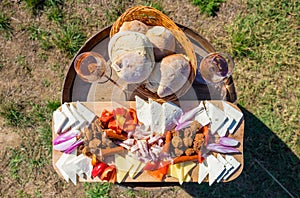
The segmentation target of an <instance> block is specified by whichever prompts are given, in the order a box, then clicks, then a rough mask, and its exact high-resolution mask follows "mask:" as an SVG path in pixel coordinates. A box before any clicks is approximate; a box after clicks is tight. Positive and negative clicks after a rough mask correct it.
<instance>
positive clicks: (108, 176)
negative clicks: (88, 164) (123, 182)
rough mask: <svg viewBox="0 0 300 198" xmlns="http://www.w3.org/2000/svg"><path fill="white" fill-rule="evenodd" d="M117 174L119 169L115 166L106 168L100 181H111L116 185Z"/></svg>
mask: <svg viewBox="0 0 300 198" xmlns="http://www.w3.org/2000/svg"><path fill="white" fill-rule="evenodd" d="M116 174H117V169H116V167H115V166H114V165H111V166H108V167H106V168H105V170H104V171H103V173H102V175H101V177H100V179H101V180H102V181H109V182H112V183H115V181H116Z"/></svg>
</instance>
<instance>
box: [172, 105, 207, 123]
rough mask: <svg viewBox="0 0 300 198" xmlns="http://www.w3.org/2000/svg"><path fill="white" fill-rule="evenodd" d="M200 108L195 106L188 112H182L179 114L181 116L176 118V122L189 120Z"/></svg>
mask: <svg viewBox="0 0 300 198" xmlns="http://www.w3.org/2000/svg"><path fill="white" fill-rule="evenodd" d="M201 109H202V108H201V107H199V106H198V107H196V108H194V109H192V110H189V111H188V112H186V113H184V114H183V115H181V117H180V118H179V120H178V123H179V124H181V123H184V122H186V121H190V120H192V119H194V118H195V115H196V114H197V113H198V112H199V111H200V110H201Z"/></svg>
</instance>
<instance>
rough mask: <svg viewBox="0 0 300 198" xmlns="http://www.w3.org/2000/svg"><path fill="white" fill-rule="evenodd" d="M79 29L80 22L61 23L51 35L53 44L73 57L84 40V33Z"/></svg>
mask: <svg viewBox="0 0 300 198" xmlns="http://www.w3.org/2000/svg"><path fill="white" fill-rule="evenodd" d="M80 29H81V27H80V24H76V23H70V24H67V25H63V26H62V27H61V29H60V30H59V31H58V32H56V33H55V34H54V35H53V40H54V44H55V46H56V47H57V48H58V49H60V50H61V51H62V52H64V53H66V54H68V56H69V57H73V56H74V54H75V53H76V52H77V51H78V50H79V48H80V47H81V45H82V44H83V43H84V42H85V40H86V36H85V34H84V33H83V32H82V31H81V30H80Z"/></svg>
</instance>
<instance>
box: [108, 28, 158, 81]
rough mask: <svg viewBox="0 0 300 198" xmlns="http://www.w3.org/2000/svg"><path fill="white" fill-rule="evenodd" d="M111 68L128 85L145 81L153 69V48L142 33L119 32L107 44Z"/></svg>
mask: <svg viewBox="0 0 300 198" xmlns="http://www.w3.org/2000/svg"><path fill="white" fill-rule="evenodd" d="M108 54H109V58H110V60H111V62H112V65H111V66H112V68H113V69H114V70H115V71H116V72H117V74H118V76H119V77H120V78H121V79H123V80H124V81H126V82H128V83H140V82H143V81H145V80H146V79H147V78H148V77H149V76H150V74H151V72H152V70H153V67H154V63H155V61H154V53H153V46H152V44H151V42H150V41H149V39H148V38H147V37H146V36H145V35H144V34H142V33H139V32H131V31H121V32H118V33H117V34H115V35H114V36H113V37H112V38H111V40H110V41H109V44H108Z"/></svg>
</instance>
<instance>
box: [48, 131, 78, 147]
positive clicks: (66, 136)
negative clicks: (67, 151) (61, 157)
mask: <svg viewBox="0 0 300 198" xmlns="http://www.w3.org/2000/svg"><path fill="white" fill-rule="evenodd" d="M79 133H80V132H79V131H78V130H71V131H68V132H65V133H63V134H61V135H59V136H58V137H57V138H55V139H54V140H53V145H56V144H60V143H63V142H65V141H67V140H69V139H72V138H74V137H76V136H77V135H78V134H79Z"/></svg>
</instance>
